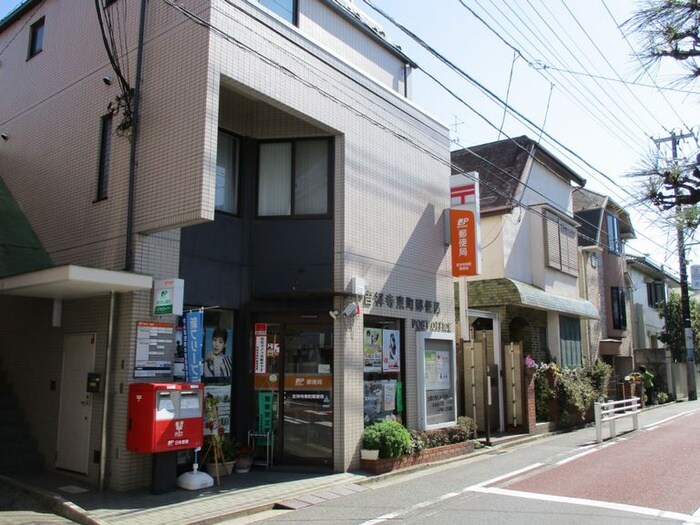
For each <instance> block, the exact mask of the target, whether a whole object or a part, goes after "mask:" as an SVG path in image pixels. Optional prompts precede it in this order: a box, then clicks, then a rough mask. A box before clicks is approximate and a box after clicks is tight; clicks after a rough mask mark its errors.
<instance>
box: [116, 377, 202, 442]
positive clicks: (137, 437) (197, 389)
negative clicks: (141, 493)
mask: <svg viewBox="0 0 700 525" xmlns="http://www.w3.org/2000/svg"><path fill="white" fill-rule="evenodd" d="M203 431H204V385H201V384H196V383H194V384H190V383H132V384H130V385H129V412H128V428H127V433H126V449H127V450H130V451H131V452H142V453H146V454H152V453H157V452H172V451H175V450H185V449H192V448H196V447H201V446H202V439H203Z"/></svg>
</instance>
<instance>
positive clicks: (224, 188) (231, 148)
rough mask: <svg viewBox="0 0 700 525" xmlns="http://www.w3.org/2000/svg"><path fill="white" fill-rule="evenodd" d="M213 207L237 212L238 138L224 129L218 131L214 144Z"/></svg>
mask: <svg viewBox="0 0 700 525" xmlns="http://www.w3.org/2000/svg"><path fill="white" fill-rule="evenodd" d="M215 208H216V210H217V211H223V212H226V213H234V214H235V213H238V139H237V138H236V137H234V136H233V135H231V134H230V133H227V132H225V131H219V141H218V144H217V146H216V195H215Z"/></svg>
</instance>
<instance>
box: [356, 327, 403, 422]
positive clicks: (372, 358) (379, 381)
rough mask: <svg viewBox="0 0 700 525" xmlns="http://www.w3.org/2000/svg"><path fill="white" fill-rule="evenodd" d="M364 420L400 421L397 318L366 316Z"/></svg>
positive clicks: (401, 382)
mask: <svg viewBox="0 0 700 525" xmlns="http://www.w3.org/2000/svg"><path fill="white" fill-rule="evenodd" d="M362 334H363V344H362V347H363V357H364V365H363V366H364V422H365V425H369V424H372V423H374V422H375V421H379V420H382V419H395V420H397V421H399V422H403V420H404V414H403V411H404V410H403V385H404V381H403V379H402V378H403V366H402V362H403V352H402V345H401V342H402V337H401V330H400V321H399V320H398V319H388V318H376V317H372V316H366V317H365V325H364V328H363V330H362Z"/></svg>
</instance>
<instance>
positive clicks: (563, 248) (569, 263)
mask: <svg viewBox="0 0 700 525" xmlns="http://www.w3.org/2000/svg"><path fill="white" fill-rule="evenodd" d="M544 231H545V261H546V264H547V266H549V267H550V268H555V269H557V270H561V271H562V272H564V273H567V274H569V275H574V276H577V275H578V235H577V232H576V227H575V226H574V225H573V224H572V223H570V222H568V221H566V220H565V219H563V218H562V217H560V216H559V215H556V214H555V213H552V212H550V211H545V212H544Z"/></svg>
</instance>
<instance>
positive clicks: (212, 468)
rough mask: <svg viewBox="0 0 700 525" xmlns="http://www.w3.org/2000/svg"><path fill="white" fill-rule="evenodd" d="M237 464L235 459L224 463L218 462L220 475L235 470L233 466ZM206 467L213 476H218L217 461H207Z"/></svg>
mask: <svg viewBox="0 0 700 525" xmlns="http://www.w3.org/2000/svg"><path fill="white" fill-rule="evenodd" d="M235 464H236V462H235V461H225V462H223V463H218V468H219V476H226V475H228V474H231V472H233V466H234V465H235ZM204 469H205V470H206V471H207V474H209V475H210V476H212V477H216V470H217V463H207V464H205V465H204Z"/></svg>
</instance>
